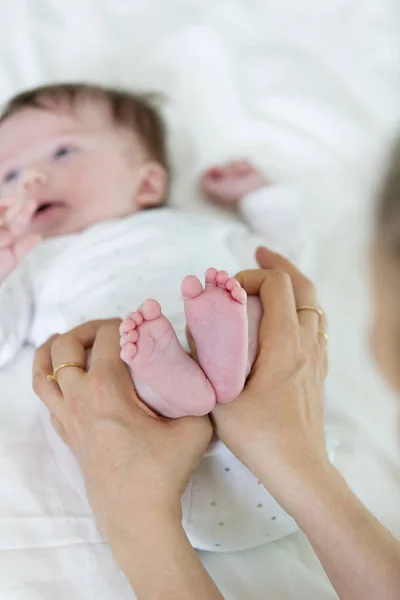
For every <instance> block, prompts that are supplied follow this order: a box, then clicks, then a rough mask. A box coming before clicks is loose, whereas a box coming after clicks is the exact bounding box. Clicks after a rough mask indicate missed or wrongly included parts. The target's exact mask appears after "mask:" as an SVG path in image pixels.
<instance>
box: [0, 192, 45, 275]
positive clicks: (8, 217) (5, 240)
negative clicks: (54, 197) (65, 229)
mask: <svg viewBox="0 0 400 600" xmlns="http://www.w3.org/2000/svg"><path fill="white" fill-rule="evenodd" d="M36 209H37V202H36V201H35V200H34V199H32V198H30V199H29V200H28V201H26V202H22V201H20V200H17V199H9V198H8V199H5V200H0V283H1V282H2V281H4V279H5V278H6V277H7V276H8V275H9V274H10V273H11V272H12V271H13V270H14V269H15V268H16V267H17V266H18V265H19V263H20V262H21V260H22V259H23V257H24V256H25V254H27V253H28V252H29V251H30V250H32V248H34V247H35V246H36V244H37V243H38V242H40V239H41V238H40V236H39V235H35V234H27V233H26V230H27V228H28V225H29V223H30V221H31V219H32V217H33V215H34V213H35V211H36Z"/></svg>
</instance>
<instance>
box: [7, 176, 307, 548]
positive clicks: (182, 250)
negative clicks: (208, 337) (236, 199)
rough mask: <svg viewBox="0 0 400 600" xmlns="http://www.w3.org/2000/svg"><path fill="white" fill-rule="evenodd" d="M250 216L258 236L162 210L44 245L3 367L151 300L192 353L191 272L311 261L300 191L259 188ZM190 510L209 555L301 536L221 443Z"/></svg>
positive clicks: (16, 284)
mask: <svg viewBox="0 0 400 600" xmlns="http://www.w3.org/2000/svg"><path fill="white" fill-rule="evenodd" d="M240 210H241V213H242V216H243V217H244V219H245V220H246V221H247V222H248V223H249V225H250V227H251V228H252V231H250V230H249V228H247V227H246V226H244V225H242V224H239V223H236V222H230V221H225V220H221V219H217V218H213V217H209V216H203V215H198V214H189V213H185V212H183V211H179V210H175V209H170V208H160V209H156V210H151V211H146V212H140V213H138V214H135V215H132V216H130V217H127V218H124V219H118V220H114V221H107V222H102V223H98V224H96V225H93V226H92V227H90V228H89V229H87V230H85V231H84V232H82V233H78V234H72V235H68V236H63V237H59V238H54V239H50V240H46V241H44V242H42V243H41V244H40V245H39V246H38V247H37V248H36V249H35V250H34V251H33V252H32V253H31V254H30V255H29V256H27V257H26V258H25V260H24V261H23V263H22V264H21V266H20V267H19V268H18V269H16V270H15V271H14V272H13V273H12V274H11V275H10V276H9V277H8V278H7V279H6V281H5V282H4V283H3V284H2V285H1V286H0V367H1V366H2V365H4V364H5V363H6V362H8V361H10V360H12V359H13V358H14V357H15V356H16V354H17V353H18V351H19V350H20V348H21V347H22V345H23V344H24V343H26V342H30V343H32V344H34V345H35V346H38V345H40V344H41V343H43V342H44V341H45V340H46V339H47V338H48V337H49V336H50V335H51V334H53V333H56V332H58V333H63V332H65V331H67V330H69V329H71V328H72V327H75V326H76V325H78V324H80V323H84V322H86V321H89V320H92V319H98V318H107V317H115V316H121V317H124V316H125V315H126V314H127V313H128V312H131V311H132V310H135V309H136V308H137V307H138V306H139V305H140V304H142V302H143V301H144V300H145V299H146V298H148V297H152V298H155V299H157V300H158V301H159V302H160V303H161V305H162V308H163V312H164V314H165V315H166V316H167V317H168V318H169V319H170V321H171V322H172V324H173V326H174V328H175V330H176V332H177V335H178V337H179V339H180V342H181V343H182V345H183V346H184V347H185V348H187V342H186V337H185V325H186V323H185V318H184V311H183V303H182V299H181V297H180V284H181V281H182V279H183V278H184V277H185V276H186V275H188V274H194V275H197V276H198V277H199V278H200V279H203V278H204V272H205V271H206V269H207V268H208V267H211V266H213V267H216V268H218V269H224V270H226V271H228V272H229V273H230V275H234V274H235V273H236V272H237V271H239V270H241V269H243V268H249V267H250V268H251V267H253V266H255V263H254V258H253V255H254V249H255V247H256V246H257V245H259V244H260V243H264V244H265V245H268V246H269V247H272V248H274V249H276V250H279V251H280V252H282V253H283V254H285V255H286V256H288V257H289V258H290V259H292V260H294V261H295V262H297V264H299V263H301V264H302V265H303V266H304V260H307V254H308V247H309V246H308V243H307V240H308V238H307V236H306V234H305V229H304V226H303V222H302V218H301V213H300V211H299V206H298V199H297V198H296V195H295V194H294V192H293V191H292V190H290V189H289V188H286V187H280V186H270V187H265V188H263V189H260V190H257V191H256V192H253V193H251V194H250V195H249V196H247V197H246V198H244V199H243V200H242V202H241V204H240ZM257 234H258V235H257ZM260 234H261V236H260ZM46 432H47V435H48V439H49V442H50V444H51V448H52V451H53V452H54V455H55V458H56V461H57V463H58V465H59V467H60V469H62V470H63V472H64V474H65V475H66V476H67V477H68V479H69V481H70V483H71V484H72V485H73V486H74V488H75V489H76V491H77V492H78V493H79V494H80V496H81V497H82V499H84V501H85V502H87V500H86V494H85V488H84V483H83V478H82V475H81V472H80V469H79V465H78V462H77V460H76V457H75V456H74V454H73V453H72V452H71V451H70V450H69V448H68V447H67V446H66V445H65V444H64V442H63V441H62V440H61V439H60V438H58V436H57V435H56V434H55V432H54V431H53V429H52V428H51V426H50V423H49V419H48V415H46ZM182 507H183V522H184V527H185V530H186V532H187V534H188V537H189V539H190V541H191V543H192V544H193V546H194V547H196V548H199V549H203V550H212V551H222V552H223V551H225V552H226V551H235V550H241V549H245V548H250V547H254V546H257V545H260V544H264V543H266V542H270V541H274V540H276V539H278V538H281V537H283V536H285V535H288V534H290V533H292V532H294V531H296V530H297V525H296V523H295V522H294V521H293V520H292V519H291V518H290V517H289V516H288V515H287V514H286V513H285V512H284V511H283V510H282V509H281V508H280V507H279V506H278V505H277V503H276V502H275V500H274V499H273V498H272V496H271V495H270V494H269V493H268V492H267V491H266V490H265V489H264V487H263V486H262V485H261V483H260V482H259V481H257V479H256V478H255V477H254V476H253V474H252V473H251V472H250V471H248V469H246V467H244V466H243V465H242V464H241V463H240V462H239V461H238V460H237V459H236V458H235V457H234V456H233V454H232V453H231V452H230V451H229V450H228V449H227V448H226V447H225V446H224V444H222V443H221V442H214V443H212V444H211V446H210V448H209V450H208V451H207V453H206V455H205V457H204V460H203V462H202V464H201V466H200V467H199V469H198V470H197V472H196V473H195V474H194V476H193V478H192V480H191V482H190V483H189V485H188V488H187V490H186V492H185V494H184V496H183V498H182Z"/></svg>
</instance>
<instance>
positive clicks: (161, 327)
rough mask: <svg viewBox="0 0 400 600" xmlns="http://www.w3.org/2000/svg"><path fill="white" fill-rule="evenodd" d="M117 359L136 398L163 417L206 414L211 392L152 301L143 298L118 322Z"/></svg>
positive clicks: (208, 409) (211, 401)
mask: <svg viewBox="0 0 400 600" xmlns="http://www.w3.org/2000/svg"><path fill="white" fill-rule="evenodd" d="M120 334H121V358H122V360H123V361H124V362H126V364H127V365H128V367H129V369H130V372H131V375H132V379H133V382H134V384H135V387H136V390H137V392H138V394H139V396H140V398H141V399H142V400H143V401H144V402H145V403H146V404H148V405H149V406H150V407H151V408H154V409H155V410H156V411H157V412H159V413H160V414H162V415H164V416H165V417H170V418H177V417H183V416H187V415H195V416H200V415H205V414H208V413H209V412H210V411H211V410H212V409H213V407H214V405H215V393H214V390H213V388H212V386H211V384H210V382H209V381H208V380H207V378H206V376H205V375H204V373H203V371H202V370H201V369H200V367H199V366H198V365H197V364H196V363H195V362H194V360H193V359H192V358H190V357H189V356H188V355H187V354H186V352H185V351H184V350H183V348H182V346H181V345H180V343H179V340H178V338H177V337H176V333H175V331H174V329H173V327H172V325H171V323H170V322H169V321H168V319H167V318H166V317H165V316H164V315H163V314H162V312H161V306H160V305H159V303H158V302H156V301H155V300H146V302H144V304H143V305H142V306H141V307H140V308H139V309H138V311H137V312H134V313H131V314H129V315H128V317H127V318H126V319H125V320H124V321H123V322H122V324H121V327H120Z"/></svg>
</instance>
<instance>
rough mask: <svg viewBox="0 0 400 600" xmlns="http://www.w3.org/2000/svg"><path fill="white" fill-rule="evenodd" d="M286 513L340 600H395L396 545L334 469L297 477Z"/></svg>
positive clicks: (399, 551) (399, 553) (399, 569)
mask: <svg viewBox="0 0 400 600" xmlns="http://www.w3.org/2000/svg"><path fill="white" fill-rule="evenodd" d="M290 498H291V500H290V501H289V503H288V504H287V506H286V508H287V510H288V512H289V513H290V514H291V515H292V516H293V518H294V519H295V520H296V521H297V523H298V525H299V527H300V528H301V529H302V531H303V532H304V533H305V535H306V536H307V538H308V539H309V541H310V543H311V544H312V546H313V548H314V550H315V552H316V554H317V556H318V558H319V560H320V561H321V563H322V565H323V567H324V569H325V571H326V573H327V575H328V577H329V579H330V580H331V582H332V585H333V586H334V588H335V590H336V592H337V594H338V596H339V598H341V600H354V599H355V598H357V600H373V599H374V600H375V599H381V598H385V600H398V598H400V544H399V542H397V541H396V540H395V538H394V537H393V536H392V535H391V534H390V533H389V532H388V531H387V530H386V529H385V528H384V527H383V526H382V525H381V524H380V523H379V522H378V521H377V520H376V519H375V517H374V516H373V515H372V514H371V513H370V512H369V511H368V510H367V509H366V508H365V507H364V506H363V505H362V504H361V502H360V501H359V500H358V499H357V497H356V496H355V495H354V494H353V492H352V491H351V490H350V488H349V487H348V485H347V484H346V482H345V481H344V479H343V478H342V477H341V475H340V474H339V472H338V471H337V470H336V469H335V468H334V467H330V466H329V467H327V468H323V469H320V470H318V471H317V470H313V471H312V472H311V473H308V474H306V475H305V476H304V473H303V474H301V476H300V475H299V477H298V479H297V480H296V481H295V482H294V486H293V489H292V493H291V494H290Z"/></svg>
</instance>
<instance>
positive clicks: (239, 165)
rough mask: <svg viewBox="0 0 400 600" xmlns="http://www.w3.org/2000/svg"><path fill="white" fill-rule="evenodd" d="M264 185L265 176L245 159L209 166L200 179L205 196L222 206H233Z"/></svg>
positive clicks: (266, 181)
mask: <svg viewBox="0 0 400 600" xmlns="http://www.w3.org/2000/svg"><path fill="white" fill-rule="evenodd" d="M266 185H269V181H268V180H267V178H266V177H265V176H264V175H263V174H262V172H261V171H260V170H259V169H257V168H256V167H255V166H254V165H252V164H251V163H250V162H249V161H247V160H242V161H234V162H230V163H227V164H225V165H217V166H214V167H211V168H210V169H208V170H207V171H206V172H205V173H204V174H203V176H202V178H201V180H200V187H201V189H202V191H203V193H204V194H205V196H206V197H207V198H208V199H209V200H211V201H212V202H215V203H216V204H222V205H224V206H235V205H236V204H237V203H238V202H239V201H240V200H241V199H242V198H243V197H244V196H247V194H250V192H254V191H255V190H258V189H259V188H261V187H264V186H266Z"/></svg>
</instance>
